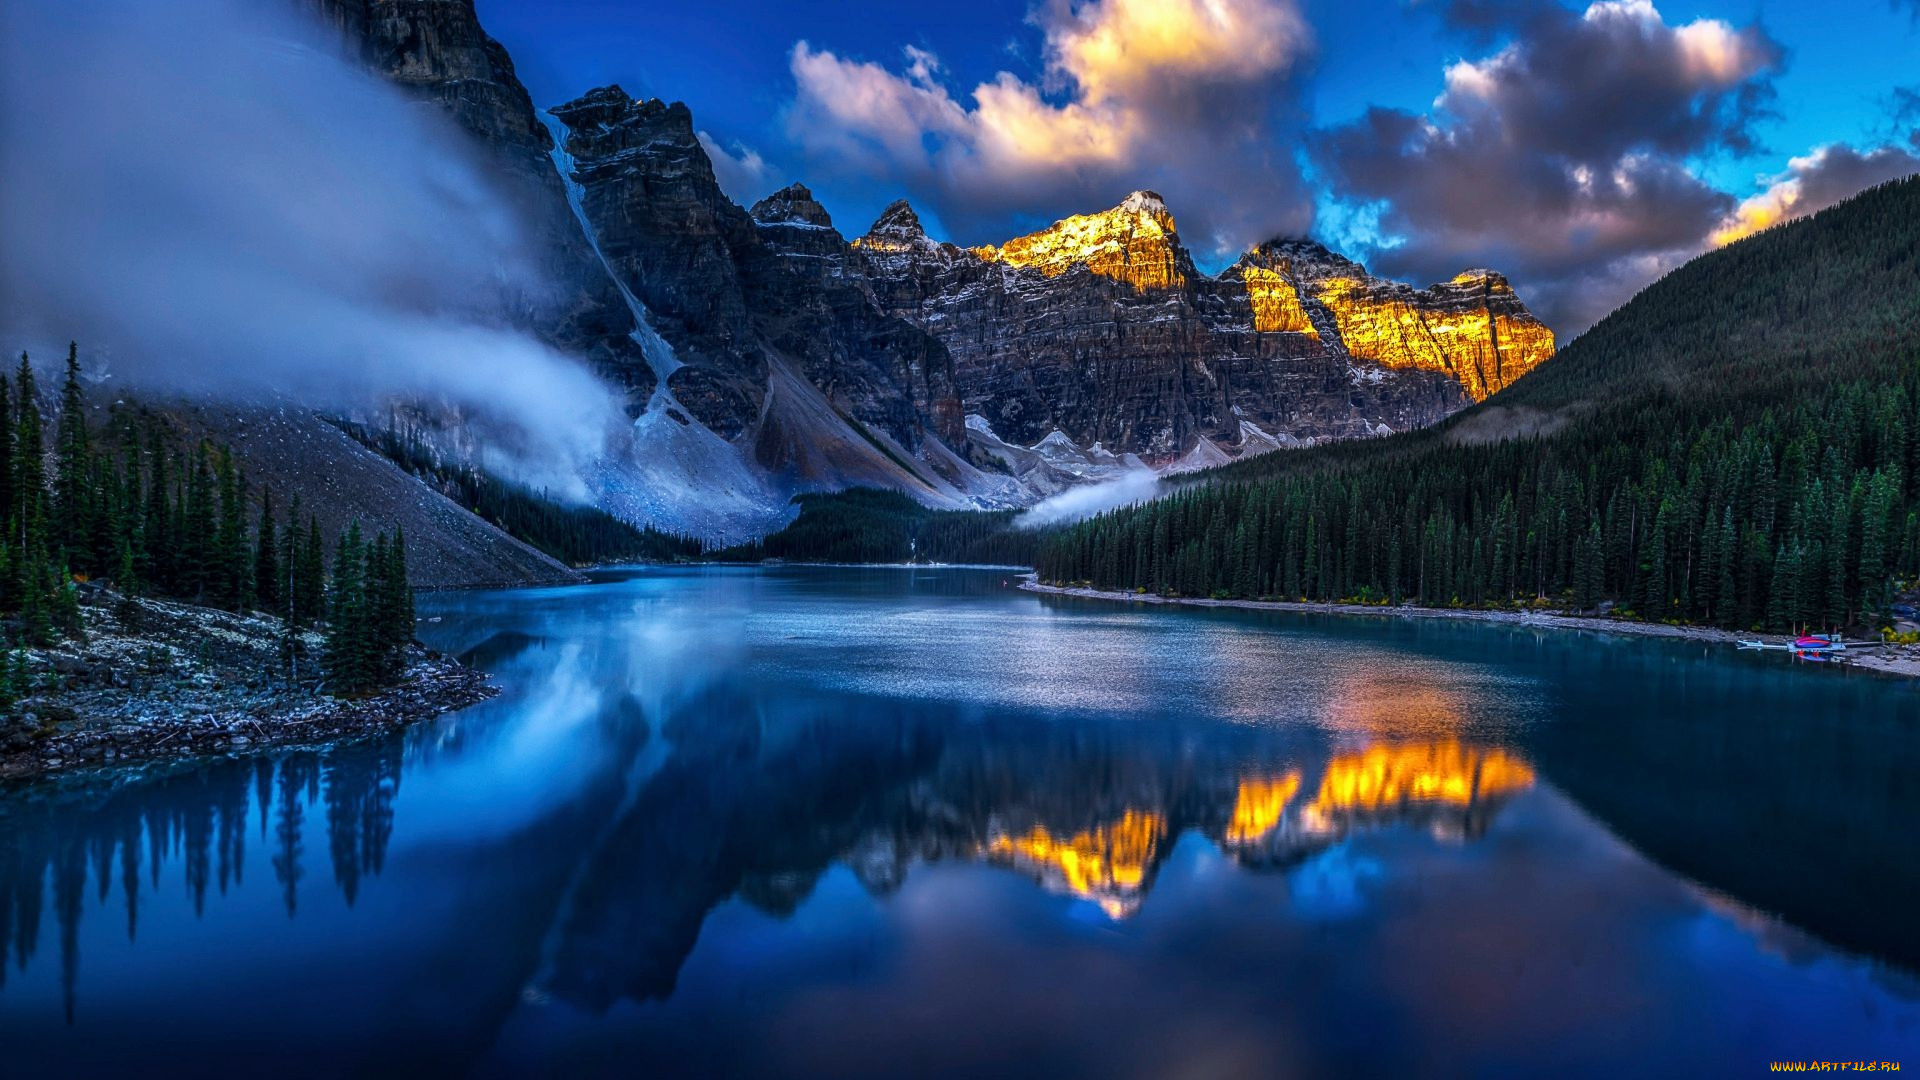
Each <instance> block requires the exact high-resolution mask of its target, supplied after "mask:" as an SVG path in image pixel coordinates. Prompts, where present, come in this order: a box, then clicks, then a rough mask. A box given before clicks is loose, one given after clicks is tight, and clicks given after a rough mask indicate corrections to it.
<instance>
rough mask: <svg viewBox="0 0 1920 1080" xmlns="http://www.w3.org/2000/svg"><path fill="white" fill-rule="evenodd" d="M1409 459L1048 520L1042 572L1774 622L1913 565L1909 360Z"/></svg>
mask: <svg viewBox="0 0 1920 1080" xmlns="http://www.w3.org/2000/svg"><path fill="white" fill-rule="evenodd" d="M1626 419H1628V418H1624V417H1619V416H1613V417H1608V418H1603V419H1602V420H1600V421H1595V422H1586V423H1581V424H1579V430H1577V431H1573V432H1566V433H1560V434H1558V435H1556V436H1550V437H1544V438H1543V437H1533V438H1525V439H1510V440H1503V441H1501V442H1498V443H1494V444H1491V445H1478V446H1458V445H1445V444H1440V443H1437V442H1436V443H1433V444H1431V445H1430V446H1429V448H1428V450H1427V452H1425V453H1422V454H1419V455H1418V456H1417V460H1405V459H1402V460H1395V461H1392V462H1380V463H1378V464H1377V465H1376V467H1372V468H1361V467H1347V468H1331V469H1327V470H1324V471H1310V472H1304V473H1299V474H1293V475H1285V476H1279V477H1273V478H1268V479H1261V480H1253V481H1221V482H1216V483H1214V484H1210V485H1204V486H1197V487H1193V488H1189V489H1187V490H1184V491H1181V492H1179V493H1176V494H1175V495H1173V496H1170V497H1168V498H1165V499H1162V500H1159V501H1156V502H1153V503H1149V504H1146V505H1144V506H1141V507H1137V508H1132V509H1126V510H1120V511H1115V512H1112V513H1109V514H1105V515H1102V516H1100V517H1097V518H1094V519H1092V520H1090V521H1087V522H1083V523H1081V524H1079V525H1077V526H1074V527H1072V528H1070V529H1066V530H1063V531H1062V532H1060V533H1058V534H1055V535H1053V536H1051V537H1049V539H1048V540H1047V541H1046V542H1045V543H1044V544H1043V546H1042V549H1041V552H1040V557H1039V559H1038V562H1037V569H1038V571H1039V573H1040V575H1041V576H1042V578H1044V579H1046V580H1050V581H1086V582H1090V583H1092V584H1093V585H1095V586H1096V587H1100V588H1137V589H1146V590H1149V591H1152V592H1157V593H1168V594H1179V595H1186V596H1223V597H1265V598H1281V599H1303V600H1315V601H1322V600H1327V601H1330V600H1354V601H1359V602H1372V601H1389V602H1402V601H1412V602H1416V603H1421V604H1426V605H1432V606H1469V607H1481V606H1503V605H1511V604H1515V603H1522V602H1529V601H1534V600H1545V601H1548V602H1551V603H1554V604H1558V605H1564V606H1567V607H1572V608H1576V609H1593V608H1595V607H1596V606H1598V605H1599V604H1600V603H1601V602H1602V601H1610V602H1613V603H1614V604H1616V605H1618V606H1619V607H1620V608H1621V609H1622V613H1623V614H1626V615H1630V616H1637V617H1640V618H1648V619H1660V620H1683V621H1689V622H1700V623H1712V624H1716V625H1721V626H1728V627H1739V628H1746V627H1767V628H1770V629H1775V630H1789V629H1792V628H1797V627H1804V626H1820V627H1840V626H1845V625H1853V624H1856V623H1859V622H1862V621H1867V620H1871V619H1873V618H1877V617H1879V616H1880V615H1882V614H1884V613H1885V611H1886V608H1887V606H1888V604H1889V603H1890V601H1891V599H1892V596H1893V591H1892V589H1893V581H1894V579H1895V578H1896V577H1911V576H1913V575H1914V574H1915V573H1916V572H1917V571H1920V499H1917V498H1916V495H1917V494H1920V493H1916V490H1915V486H1914V483H1913V478H1914V476H1915V470H1916V467H1920V461H1916V459H1915V456H1914V455H1915V452H1916V448H1917V447H1920V442H1916V440H1915V439H1914V438H1913V437H1912V433H1913V432H1914V431H1915V430H1916V429H1917V428H1920V364H1916V365H1915V366H1914V367H1913V368H1912V369H1911V371H1910V373H1909V376H1908V378H1907V379H1906V380H1905V382H1904V384H1902V385H1898V386H1876V385H1872V384H1866V383H1852V384H1846V385H1843V386H1839V387H1833V388H1829V389H1828V390H1827V391H1826V392H1824V393H1813V394H1809V395H1808V396H1805V397H1803V398H1802V400H1800V401H1799V402H1798V403H1795V404H1792V405H1785V406H1781V407H1778V408H1775V409H1769V410H1767V411H1766V412H1765V413H1764V414H1763V415H1762V416H1761V417H1760V418H1759V419H1758V420H1756V421H1754V422H1752V423H1748V424H1738V423H1736V422H1735V421H1734V420H1732V419H1730V418H1727V417H1725V416H1721V417H1719V418H1713V417H1709V416H1703V415H1699V414H1697V413H1695V411H1694V410H1690V409H1681V408H1673V409H1668V410H1661V411H1657V412H1654V413H1650V414H1648V415H1647V416H1646V417H1645V418H1644V419H1643V420H1642V421H1641V422H1638V423H1623V421H1625V420H1626Z"/></svg>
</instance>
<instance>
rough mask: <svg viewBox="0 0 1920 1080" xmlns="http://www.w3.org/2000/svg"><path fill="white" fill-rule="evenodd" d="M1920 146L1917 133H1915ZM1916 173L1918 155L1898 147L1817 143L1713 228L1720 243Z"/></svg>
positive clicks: (1813, 211)
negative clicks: (1812, 149)
mask: <svg viewBox="0 0 1920 1080" xmlns="http://www.w3.org/2000/svg"><path fill="white" fill-rule="evenodd" d="M1913 137H1914V139H1915V149H1916V150H1920V132H1915V133H1914V136H1913ZM1916 172H1920V155H1917V154H1915V153H1910V152H1908V151H1907V150H1904V149H1902V148H1900V147H1898V146H1881V147H1876V148H1874V149H1872V150H1868V151H1866V152H1864V153H1863V152H1861V151H1859V150H1856V149H1854V148H1853V147H1851V146H1848V145H1846V144H1844V143H1832V144H1829V145H1827V146H1822V147H1819V148H1818V149H1816V150H1814V152H1813V153H1811V154H1808V155H1806V156H1804V157H1797V158H1794V159H1793V160H1791V161H1789V162H1788V163H1787V171H1786V172H1784V173H1781V174H1780V175H1778V176H1775V177H1773V178H1772V179H1771V180H1769V181H1768V183H1767V186H1766V188H1765V189H1764V190H1762V191H1761V192H1760V193H1759V194H1757V195H1753V196H1751V197H1749V198H1747V199H1746V200H1744V201H1743V202H1741V204H1740V206H1739V208H1738V209H1737V210H1735V211H1734V213H1733V214H1732V215H1731V216H1730V217H1729V218H1728V219H1727V220H1726V221H1725V222H1723V223H1722V224H1721V226H1720V228H1718V229H1717V230H1715V231H1714V234H1713V243H1714V245H1715V246H1716V247H1717V246H1721V245H1725V244H1731V243H1733V242H1734V241H1735V240H1740V239H1744V238H1745V237H1748V236H1752V235H1753V234H1754V233H1757V232H1759V231H1760V230H1762V229H1765V228H1768V227H1769V226H1773V225H1777V224H1779V223H1780V222H1783V221H1790V220H1792V219H1793V218H1798V217H1805V216H1807V215H1808V214H1813V213H1817V212H1819V211H1821V210H1825V209H1826V208H1827V207H1829V206H1832V205H1833V204H1835V203H1837V202H1840V201H1841V200H1843V199H1846V198H1848V197H1849V196H1852V195H1854V194H1857V193H1859V192H1861V191H1864V190H1866V189H1867V188H1870V187H1872V186H1874V185H1875V184H1880V183H1884V182H1886V181H1888V180H1897V179H1899V178H1900V177H1903V176H1911V175H1912V174H1914V173H1916Z"/></svg>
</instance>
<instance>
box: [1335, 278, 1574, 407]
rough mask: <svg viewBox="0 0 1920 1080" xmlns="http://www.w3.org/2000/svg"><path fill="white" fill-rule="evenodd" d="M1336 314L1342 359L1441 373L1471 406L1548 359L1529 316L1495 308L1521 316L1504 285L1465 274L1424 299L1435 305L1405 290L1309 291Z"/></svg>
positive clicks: (1341, 285) (1546, 335) (1549, 336)
mask: <svg viewBox="0 0 1920 1080" xmlns="http://www.w3.org/2000/svg"><path fill="white" fill-rule="evenodd" d="M1309 288H1310V290H1311V293H1312V296H1313V298H1314V299H1315V300H1317V301H1318V302H1320V303H1321V304H1324V305H1326V307H1327V309H1328V310H1329V311H1330V312H1332V313H1333V317H1334V321H1335V323H1336V324H1337V325H1338V326H1339V328H1340V339H1341V341H1342V342H1343V343H1344V344H1345V345H1346V348H1347V353H1348V354H1349V355H1351V356H1352V357H1354V358H1355V359H1357V360H1366V361H1370V362H1372V363H1375V364H1379V365H1380V366H1381V367H1386V368H1419V369H1425V370H1429V371H1444V372H1448V373H1450V374H1452V375H1453V376H1454V377H1455V378H1456V379H1458V380H1459V382H1460V385H1461V388H1462V389H1464V390H1465V391H1466V392H1467V395H1468V396H1469V397H1471V398H1472V399H1473V400H1475V401H1485V400H1486V399H1487V398H1488V397H1489V396H1490V395H1492V394H1493V393H1494V392H1495V391H1497V390H1500V389H1501V388H1503V387H1505V386H1506V385H1507V384H1508V383H1511V382H1513V380H1515V379H1517V378H1519V377H1520V376H1522V375H1524V374H1526V373H1527V372H1529V371H1532V370H1533V369H1534V368H1535V367H1538V366H1539V365H1540V364H1541V362H1542V361H1545V360H1546V359H1548V358H1549V357H1551V356H1552V355H1553V350H1554V341H1553V331H1551V330H1549V329H1547V328H1546V327H1545V326H1544V325H1542V324H1541V323H1540V322H1538V321H1537V320H1535V319H1533V318H1532V317H1531V316H1528V317H1526V318H1525V319H1517V318H1514V317H1513V316H1512V315H1509V314H1507V313H1506V312H1504V311H1496V310H1495V305H1498V306H1501V307H1514V308H1518V300H1517V299H1516V298H1515V297H1514V295H1513V288H1512V287H1511V286H1509V285H1508V284H1507V283H1506V281H1505V279H1503V278H1498V277H1493V276H1481V275H1476V274H1462V275H1460V276H1459V277H1456V278H1454V279H1453V280H1452V281H1451V282H1448V283H1447V284H1446V285H1441V286H1436V287H1435V288H1434V289H1432V290H1429V291H1428V292H1427V293H1426V294H1418V293H1412V294H1411V295H1412V296H1414V297H1422V298H1424V297H1432V298H1433V299H1434V300H1436V301H1438V302H1437V303H1417V304H1416V303H1415V302H1410V301H1409V299H1408V297H1407V295H1403V294H1407V293H1410V292H1411V291H1410V290H1396V289H1391V288H1384V289H1383V288H1381V287H1380V286H1379V285H1378V284H1377V283H1375V282H1373V281H1369V280H1361V279H1359V278H1354V277H1330V278H1326V279H1324V280H1321V281H1316V282H1314V283H1312V284H1311V285H1310V286H1309Z"/></svg>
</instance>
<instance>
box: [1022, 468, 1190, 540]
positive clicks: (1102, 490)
mask: <svg viewBox="0 0 1920 1080" xmlns="http://www.w3.org/2000/svg"><path fill="white" fill-rule="evenodd" d="M1158 494H1160V477H1159V475H1158V474H1157V473H1155V472H1153V471H1152V470H1150V469H1135V470H1133V471H1131V472H1127V473H1123V474H1121V475H1120V476H1118V477H1116V478H1114V479H1112V480H1107V481H1104V482H1102V483H1098V484H1087V485H1085V486H1083V487H1074V488H1068V489H1067V490H1065V491H1063V492H1061V493H1060V494H1058V495H1055V496H1052V497H1051V498H1046V499H1042V500H1040V501H1039V502H1037V503H1034V504H1033V506H1031V507H1030V508H1028V510H1027V512H1026V513H1024V514H1021V515H1020V516H1019V517H1017V518H1015V519H1014V522H1013V523H1014V525H1015V527H1017V528H1022V529H1042V528H1045V527H1047V526H1049V525H1066V524H1069V523H1071V522H1075V521H1080V520H1082V519H1085V518H1090V517H1092V516H1094V515H1095V514H1104V513H1106V512H1107V511H1109V510H1118V509H1119V508H1120V507H1123V506H1132V505H1133V504H1134V503H1138V502H1146V501H1147V500H1148V499H1151V498H1153V497H1154V496H1156V495H1158Z"/></svg>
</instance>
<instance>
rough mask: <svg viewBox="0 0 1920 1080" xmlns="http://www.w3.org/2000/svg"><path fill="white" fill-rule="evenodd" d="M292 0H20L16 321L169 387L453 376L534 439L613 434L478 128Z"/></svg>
mask: <svg viewBox="0 0 1920 1080" xmlns="http://www.w3.org/2000/svg"><path fill="white" fill-rule="evenodd" d="M281 7H282V5H258V4H251V3H247V2H244V0H203V2H201V3H198V4H194V5H184V6H183V5H179V4H174V3H169V2H165V0H72V2H69V3H64V4H59V5H34V4H27V5H12V6H10V7H9V8H8V9H7V13H6V16H5V20H4V21H5V24H6V25H5V31H4V33H0V83H3V85H0V148H3V149H4V152H5V153H6V155H7V168H6V174H7V181H6V183H5V184H4V185H0V235H4V236H5V237H6V240H5V242H4V243H0V335H3V336H4V340H5V341H7V342H9V343H11V344H12V345H13V347H15V348H19V347H21V346H26V345H39V346H40V347H42V348H45V347H46V346H54V347H58V346H59V345H63V344H64V343H65V341H66V340H67V339H68V338H69V337H71V338H77V339H79V341H80V342H81V344H82V347H83V353H85V354H87V355H91V356H94V357H98V356H99V355H101V354H102V353H110V355H111V357H112V359H113V366H114V371H113V374H114V376H115V377H116V378H117V379H121V380H126V381H130V382H133V383H135V384H136V385H142V386H146V387H154V388H161V389H165V390H170V391H182V392H205V391H218V392H222V393H225V394H252V393H266V392H271V393H276V394H279V395H283V396H285V397H291V398H292V399H294V400H297V401H300V402H302V403H304V404H309V405H313V406H319V407H330V408H343V409H351V408H355V407H358V406H363V405H367V404H370V403H373V402H376V401H379V400H381V399H383V398H388V397H392V396H404V397H408V398H413V399H423V400H428V401H439V402H442V403H444V404H446V405H449V406H451V407H453V408H456V409H458V410H459V411H460V412H461V413H462V414H463V415H465V416H468V417H470V418H472V419H473V420H474V422H476V423H480V424H490V425H492V426H493V427H497V428H500V429H502V440H501V442H500V443H499V445H502V446H512V447H515V448H517V449H520V450H523V451H524V452H525V453H526V455H527V456H528V458H529V459H530V460H539V461H543V462H547V463H550V464H551V465H553V466H555V467H558V468H568V467H571V466H576V465H579V464H580V463H582V462H584V461H585V460H587V459H590V458H592V457H593V456H594V455H596V454H598V453H599V452H600V451H601V449H602V439H603V438H604V436H605V435H606V433H607V432H608V431H610V430H613V429H614V428H615V427H616V426H618V425H619V419H620V418H619V412H618V409H617V407H616V405H615V399H614V397H613V396H612V395H611V394H610V393H609V392H608V391H607V389H606V388H605V387H604V386H603V385H602V384H600V383H599V382H598V381H597V380H596V379H595V378H593V377H592V376H591V375H590V374H589V373H588V372H587V370H586V369H585V368H584V367H582V366H581V365H580V364H579V363H577V362H575V361H574V360H573V359H571V358H569V357H566V356H563V355H560V354H559V353H556V352H555V351H554V350H552V349H551V348H549V347H547V346H545V345H543V344H541V343H540V342H538V341H535V340H533V339H532V338H530V337H528V336H527V335H525V334H523V333H521V332H518V331H516V330H514V329H512V328H510V327H507V326H504V325H501V323H500V322H499V317H498V315H497V314H496V313H497V312H499V311H502V310H506V309H507V305H506V304H504V303H503V302H502V301H503V299H504V298H510V297H516V296H517V297H521V298H525V297H528V296H537V295H539V294H540V291H541V290H543V289H544V288H546V287H547V286H546V285H545V283H544V281H543V278H542V276H541V273H540V271H539V268H538V267H537V265H535V260H534V259H533V258H532V257H530V256H529V254H528V252H527V247H528V245H527V243H526V242H525V241H526V239H527V238H526V237H524V236H523V235H522V227H521V223H520V221H519V220H518V218H517V217H516V214H515V213H514V212H513V211H512V210H511V209H509V207H510V206H511V203H510V201H509V200H508V199H506V198H504V197H502V196H501V195H500V194H499V193H497V192H496V191H495V190H494V189H493V188H492V187H491V185H490V182H489V180H488V179H487V169H486V167H485V166H483V165H480V164H477V163H476V162H475V161H473V160H471V159H470V157H469V153H470V145H469V141H468V140H467V138H466V136H465V135H464V134H463V133H461V132H459V131H458V130H457V129H455V128H454V127H453V126H452V125H451V123H450V122H449V121H447V120H446V119H445V118H444V117H443V115H442V114H441V113H440V112H439V111H438V110H434V109H428V108H423V107H422V106H421V105H420V104H418V103H417V102H415V101H412V100H409V99H407V98H406V97H404V96H402V94H401V93H400V92H399V91H398V90H396V89H394V88H393V87H391V86H389V85H387V84H386V83H384V82H382V81H380V80H378V79H376V78H374V77H372V76H371V75H369V74H367V73H366V72H364V71H363V70H362V69H360V68H359V67H358V66H356V65H352V64H349V63H347V62H346V61H344V60H342V59H340V58H338V57H336V56H334V55H332V54H331V53H330V52H329V51H328V50H329V39H328V38H326V37H325V36H324V35H323V34H322V33H320V32H319V31H318V29H317V28H316V27H314V26H310V25H309V24H308V23H307V22H306V21H305V20H302V19H299V18H297V17H295V16H293V15H291V14H289V13H290V12H291V11H292V10H293V8H291V7H288V8H286V12H282V11H281V10H280V8H281ZM45 355H46V357H47V359H52V358H53V354H52V353H51V352H48V353H46V354H45ZM529 479H532V477H529ZM539 479H540V480H541V481H542V482H548V483H552V484H554V485H555V486H556V488H558V486H559V484H558V481H560V480H561V479H563V477H559V476H552V475H543V476H541V477H539Z"/></svg>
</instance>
